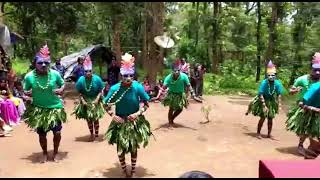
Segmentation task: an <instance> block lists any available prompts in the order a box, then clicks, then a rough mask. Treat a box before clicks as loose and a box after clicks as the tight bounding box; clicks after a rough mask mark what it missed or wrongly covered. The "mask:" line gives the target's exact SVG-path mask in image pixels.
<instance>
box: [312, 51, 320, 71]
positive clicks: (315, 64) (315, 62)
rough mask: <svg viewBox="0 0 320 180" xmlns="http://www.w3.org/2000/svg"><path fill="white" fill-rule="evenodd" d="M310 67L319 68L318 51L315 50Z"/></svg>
mask: <svg viewBox="0 0 320 180" xmlns="http://www.w3.org/2000/svg"><path fill="white" fill-rule="evenodd" d="M312 68H317V69H318V68H320V53H319V52H316V53H315V54H314V55H313V58H312Z"/></svg>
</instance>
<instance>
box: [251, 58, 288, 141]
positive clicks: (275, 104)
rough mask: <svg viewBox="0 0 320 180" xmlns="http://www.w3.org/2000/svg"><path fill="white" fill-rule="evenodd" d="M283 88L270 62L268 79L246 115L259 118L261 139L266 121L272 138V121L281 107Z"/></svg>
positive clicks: (269, 135) (258, 130)
mask: <svg viewBox="0 0 320 180" xmlns="http://www.w3.org/2000/svg"><path fill="white" fill-rule="evenodd" d="M282 93H283V87H282V84H281V82H280V81H279V80H277V79H276V67H275V66H274V64H273V63H272V61H271V60H270V61H269V63H268V67H267V79H264V80H263V81H262V82H261V84H260V87H259V91H258V95H257V96H256V97H255V98H254V99H253V100H252V102H251V103H250V104H249V107H248V111H247V112H246V115H248V114H249V113H250V112H252V114H253V115H254V116H259V117H260V121H259V123H258V128H257V137H258V138H261V135H260V131H261V128H262V125H263V123H264V120H265V119H266V118H267V119H268V136H267V137H268V138H271V131H272V121H273V119H274V118H275V115H276V114H277V113H278V110H279V107H281V103H280V98H281V94H282Z"/></svg>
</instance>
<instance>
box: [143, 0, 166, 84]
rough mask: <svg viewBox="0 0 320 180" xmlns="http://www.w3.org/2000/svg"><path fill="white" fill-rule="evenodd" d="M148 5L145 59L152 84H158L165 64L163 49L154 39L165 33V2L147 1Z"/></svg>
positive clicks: (146, 5) (146, 4)
mask: <svg viewBox="0 0 320 180" xmlns="http://www.w3.org/2000/svg"><path fill="white" fill-rule="evenodd" d="M145 7H146V23H145V25H146V27H145V36H144V38H145V39H144V48H143V50H144V52H143V53H144V55H143V56H144V61H145V65H146V66H145V69H146V70H147V76H148V77H149V80H150V84H151V85H152V86H154V85H155V84H156V78H157V73H158V72H159V71H161V66H162V64H163V51H162V50H160V47H159V46H157V45H156V44H155V43H154V41H153V39H154V37H156V36H159V35H163V25H164V15H165V6H164V2H157V3H155V2H152V3H151V2H145Z"/></svg>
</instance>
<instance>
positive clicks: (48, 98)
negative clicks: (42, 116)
mask: <svg viewBox="0 0 320 180" xmlns="http://www.w3.org/2000/svg"><path fill="white" fill-rule="evenodd" d="M49 76H50V83H49V86H48V88H47V89H41V88H40V87H39V85H38V83H39V84H40V86H42V87H45V86H46V85H47V83H48V77H49ZM63 84H64V81H63V79H62V77H61V76H60V74H59V72H58V71H55V70H52V69H51V70H49V72H48V76H39V75H38V76H37V78H36V77H35V71H34V70H33V71H31V72H29V73H28V74H27V75H26V76H25V78H24V90H26V91H29V90H30V89H31V90H32V99H33V102H32V104H33V105H35V106H38V107H42V108H50V109H51V108H63V104H62V100H61V99H60V98H59V97H58V95H56V94H55V93H54V90H55V89H57V88H59V87H61V86H62V85H63Z"/></svg>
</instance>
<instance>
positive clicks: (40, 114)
mask: <svg viewBox="0 0 320 180" xmlns="http://www.w3.org/2000/svg"><path fill="white" fill-rule="evenodd" d="M23 118H24V119H25V123H26V124H27V125H28V127H30V128H32V129H36V128H42V129H43V130H44V131H48V130H50V129H51V128H53V127H55V126H57V125H59V124H62V123H66V122H67V114H66V112H65V111H64V109H63V108H60V109H57V108H54V109H49V108H41V107H37V106H34V105H31V104H29V105H27V108H26V111H25V113H24V114H23Z"/></svg>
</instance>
